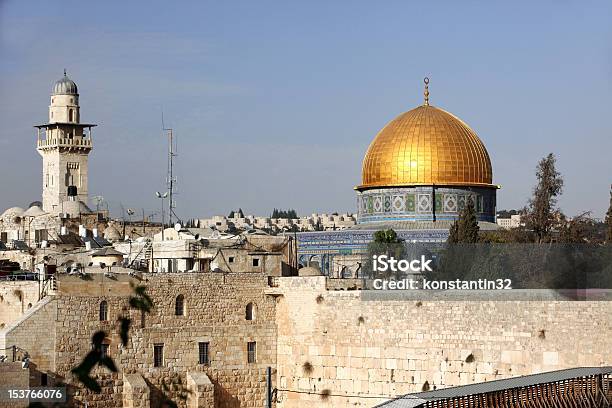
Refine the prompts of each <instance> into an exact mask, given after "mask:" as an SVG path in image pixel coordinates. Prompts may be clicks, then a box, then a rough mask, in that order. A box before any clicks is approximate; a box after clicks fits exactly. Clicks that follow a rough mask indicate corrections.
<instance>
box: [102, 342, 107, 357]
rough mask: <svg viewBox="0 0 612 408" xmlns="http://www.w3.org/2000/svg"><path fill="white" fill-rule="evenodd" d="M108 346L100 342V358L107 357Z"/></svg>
mask: <svg viewBox="0 0 612 408" xmlns="http://www.w3.org/2000/svg"><path fill="white" fill-rule="evenodd" d="M108 348H109V345H108V344H106V343H102V344H101V348H100V354H102V358H104V357H108V356H109V354H108Z"/></svg>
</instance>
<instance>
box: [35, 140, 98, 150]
mask: <svg viewBox="0 0 612 408" xmlns="http://www.w3.org/2000/svg"><path fill="white" fill-rule="evenodd" d="M37 147H38V148H39V149H43V150H44V149H52V148H56V147H67V148H77V149H78V148H82V149H91V148H92V147H93V145H92V140H91V139H89V138H68V137H66V138H51V139H39V140H38V143H37Z"/></svg>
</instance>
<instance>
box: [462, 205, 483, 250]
mask: <svg viewBox="0 0 612 408" xmlns="http://www.w3.org/2000/svg"><path fill="white" fill-rule="evenodd" d="M479 230H480V227H479V226H478V218H477V217H476V209H475V208H474V203H473V202H472V199H471V198H468V200H467V203H466V205H465V208H464V209H463V211H462V212H461V216H460V217H459V223H458V232H459V234H458V235H459V241H460V242H461V243H464V244H474V243H476V242H478V231H479Z"/></svg>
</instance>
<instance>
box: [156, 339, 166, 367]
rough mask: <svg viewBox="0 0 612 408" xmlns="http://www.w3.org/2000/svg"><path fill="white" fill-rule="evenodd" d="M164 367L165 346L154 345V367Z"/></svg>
mask: <svg viewBox="0 0 612 408" xmlns="http://www.w3.org/2000/svg"><path fill="white" fill-rule="evenodd" d="M163 365H164V344H163V343H159V344H154V345H153V367H162V366H163Z"/></svg>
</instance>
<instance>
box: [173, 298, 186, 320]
mask: <svg viewBox="0 0 612 408" xmlns="http://www.w3.org/2000/svg"><path fill="white" fill-rule="evenodd" d="M174 314H175V315H177V316H184V315H185V296H183V295H178V296H177V297H176V303H175V304H174Z"/></svg>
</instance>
